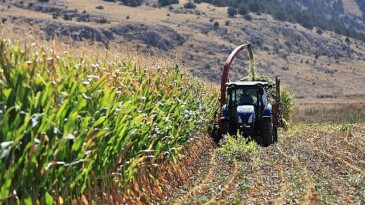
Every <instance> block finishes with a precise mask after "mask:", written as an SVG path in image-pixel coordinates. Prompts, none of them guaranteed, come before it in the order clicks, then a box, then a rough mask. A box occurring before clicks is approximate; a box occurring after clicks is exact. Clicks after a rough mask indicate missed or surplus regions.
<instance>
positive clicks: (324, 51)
mask: <svg viewBox="0 0 365 205" xmlns="http://www.w3.org/2000/svg"><path fill="white" fill-rule="evenodd" d="M187 2H188V1H185V0H180V3H179V4H172V5H170V6H167V7H158V6H157V1H154V0H149V1H145V3H144V4H142V5H141V6H140V7H129V6H125V5H123V4H122V3H117V2H108V1H100V0H78V1H72V0H59V1H56V0H50V1H49V2H36V1H27V2H24V3H21V2H20V3H19V2H11V1H10V2H3V3H0V11H1V12H0V18H1V25H0V29H1V32H2V33H4V34H6V33H9V32H8V31H9V30H12V32H13V34H14V35H19V36H22V35H24V33H27V32H28V33H29V32H31V33H32V34H36V35H40V36H41V37H42V38H44V39H48V40H50V39H52V38H54V36H55V35H57V37H58V38H59V39H61V40H62V41H63V42H69V41H70V39H71V40H74V41H81V40H90V41H96V42H100V43H101V44H103V45H104V46H105V47H106V48H108V47H109V46H111V45H113V46H115V45H120V46H122V47H128V48H129V50H134V51H137V52H141V53H146V54H149V55H163V56H168V57H170V58H178V59H180V60H181V62H182V63H183V64H184V65H185V67H187V68H188V69H189V70H190V72H192V73H193V74H194V75H196V76H199V77H203V78H206V79H209V80H211V81H213V82H217V83H219V81H220V78H221V71H222V67H223V64H224V61H225V60H226V58H227V56H228V55H229V53H230V52H231V51H232V50H233V49H234V48H235V47H236V46H238V45H240V44H244V43H251V44H252V45H253V49H254V53H255V57H256V63H257V68H258V72H260V73H261V74H264V75H269V76H279V77H281V78H282V79H283V81H284V82H285V83H286V84H288V85H289V86H290V87H291V88H292V89H293V90H294V91H295V93H296V96H297V97H299V98H334V97H344V96H345V97H346V96H347V97H352V96H363V95H365V91H364V90H363V89H360V88H362V87H364V86H365V68H364V61H365V43H364V42H363V41H361V40H358V39H355V38H351V37H347V36H342V35H338V34H336V33H334V32H331V31H326V30H323V29H320V28H317V27H314V28H311V29H310V28H306V27H303V26H302V25H301V24H299V23H293V22H287V21H278V20H276V18H275V17H273V16H272V15H270V14H265V13H255V12H249V13H247V14H246V15H244V16H241V15H236V16H234V17H228V15H227V7H215V6H214V5H212V4H207V3H199V4H195V5H196V7H195V8H192V9H188V8H185V7H184V5H185V4H186V3H187ZM289 2H292V3H291V4H293V3H295V5H296V6H300V7H301V8H303V9H312V10H313V12H321V11H319V10H318V9H317V10H315V8H312V7H310V6H308V5H309V4H307V3H306V2H314V1H305V0H295V1H286V0H282V3H283V4H289ZM315 2H322V3H323V2H327V3H325V6H328V5H330V4H331V5H332V6H331V7H328V8H331V9H326V12H327V13H323V12H322V13H323V14H324V15H327V16H328V18H330V17H331V16H334V15H335V14H336V12H338V11H340V10H341V11H342V10H343V12H342V13H339V15H338V16H347V17H343V18H342V17H341V18H340V19H347V20H349V19H350V20H349V21H348V23H346V26H348V27H349V28H356V29H357V30H358V31H359V32H363V29H362V28H363V25H364V21H363V19H362V14H363V13H362V11H363V10H362V7H360V6H359V5H360V4H357V2H356V1H355V0H347V1H343V6H342V8H343V9H337V10H336V8H338V7H336V6H334V2H337V3H339V1H315ZM331 2H332V3H331ZM292 6H293V5H292ZM326 8H327V7H326ZM354 8H356V9H354ZM351 19H352V20H351ZM344 22H345V20H344ZM356 22H357V23H358V24H359V25H357V24H356ZM241 56H242V57H239V59H238V60H237V61H235V62H234V63H233V65H232V66H233V67H232V72H231V76H230V78H231V79H239V78H241V77H242V76H244V75H246V74H247V71H246V70H247V68H246V67H247V63H248V61H247V59H248V58H247V57H246V54H243V55H241Z"/></svg>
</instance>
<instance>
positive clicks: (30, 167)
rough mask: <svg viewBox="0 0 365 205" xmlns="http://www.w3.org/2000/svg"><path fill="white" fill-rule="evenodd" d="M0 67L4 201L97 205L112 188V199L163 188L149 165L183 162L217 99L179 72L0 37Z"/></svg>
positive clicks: (0, 187)
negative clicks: (150, 186) (76, 55)
mask: <svg viewBox="0 0 365 205" xmlns="http://www.w3.org/2000/svg"><path fill="white" fill-rule="evenodd" d="M0 66H1V67H0V68H1V69H0V90H1V92H0V142H1V149H0V158H1V161H0V203H3V204H54V203H57V204H71V203H72V204H75V203H78V202H80V200H81V201H82V202H83V203H84V204H87V202H88V201H89V202H94V203H98V202H97V201H93V199H90V198H89V197H90V196H92V195H97V194H98V193H101V194H105V193H107V194H105V195H108V196H109V195H112V194H113V193H108V190H109V191H110V190H111V189H112V188H113V189H114V188H115V187H117V188H118V190H119V192H118V193H114V195H115V198H117V197H118V196H116V195H119V196H120V197H122V196H123V195H128V194H131V193H133V190H136V189H137V190H138V189H139V190H141V187H143V183H146V181H148V183H149V184H154V185H155V186H157V187H159V186H158V185H159V183H160V182H159V180H158V176H156V173H155V172H154V171H153V170H154V169H153V168H156V167H158V166H159V165H161V164H163V163H165V162H166V160H168V161H173V162H175V163H176V162H178V161H179V159H180V158H179V157H180V156H181V153H182V152H183V151H184V149H185V148H186V144H187V142H189V141H190V140H192V139H193V138H194V136H196V135H197V134H198V133H201V132H203V131H204V132H205V129H206V128H207V125H208V124H210V121H211V120H212V118H213V115H214V112H215V111H216V110H215V109H214V108H216V103H217V102H218V101H217V96H218V95H217V93H218V92H217V91H218V89H216V87H214V86H212V85H210V84H208V83H206V82H202V81H197V80H196V79H193V78H192V77H190V76H189V75H185V74H183V73H182V72H181V71H180V69H179V67H178V66H175V67H152V68H148V67H141V66H140V64H139V62H138V60H133V59H129V58H123V59H121V60H111V59H107V58H105V59H102V60H94V59H89V58H87V57H85V56H84V57H81V58H77V59H75V58H73V57H72V56H71V55H69V54H67V53H66V54H62V55H61V56H58V55H57V54H56V52H54V51H53V50H52V49H46V48H42V47H36V46H35V45H18V44H16V43H12V42H11V41H10V40H5V39H2V38H1V37H0ZM212 90H213V92H212ZM141 172H142V173H141ZM141 176H143V177H141ZM131 185H133V186H135V188H133V187H132V186H131ZM111 187H112V188H111ZM138 187H139V188H138ZM108 196H106V197H104V198H108ZM99 198H100V197H99ZM101 198H103V197H101ZM114 200H115V199H114ZM123 200H125V199H121V200H120V201H121V202H123ZM145 200H146V201H147V202H148V198H147V199H145ZM101 202H103V201H101ZM101 202H100V203H101ZM124 202H128V201H124ZM129 202H130V203H132V202H133V201H129ZM104 203H107V202H105V201H104Z"/></svg>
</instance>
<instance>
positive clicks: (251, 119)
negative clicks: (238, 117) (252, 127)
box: [248, 114, 253, 123]
mask: <svg viewBox="0 0 365 205" xmlns="http://www.w3.org/2000/svg"><path fill="white" fill-rule="evenodd" d="M252 121H253V114H251V116H250V118H248V123H252Z"/></svg>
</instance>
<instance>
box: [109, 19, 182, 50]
mask: <svg viewBox="0 0 365 205" xmlns="http://www.w3.org/2000/svg"><path fill="white" fill-rule="evenodd" d="M110 31H112V32H113V33H114V34H116V35H119V36H123V37H124V38H125V39H127V40H130V41H132V40H140V41H142V42H143V43H145V44H147V45H149V46H153V47H157V48H159V49H162V50H165V51H168V50H171V49H173V48H175V47H176V46H178V45H182V44H183V43H184V42H185V41H186V37H184V36H182V35H180V34H179V33H178V32H176V31H175V30H173V29H171V28H169V27H166V26H159V25H155V26H147V25H145V24H127V25H119V26H115V27H112V28H110Z"/></svg>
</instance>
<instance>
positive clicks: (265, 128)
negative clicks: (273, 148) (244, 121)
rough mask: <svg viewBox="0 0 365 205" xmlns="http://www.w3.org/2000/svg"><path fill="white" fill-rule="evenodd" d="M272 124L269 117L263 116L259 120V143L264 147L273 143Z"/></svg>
mask: <svg viewBox="0 0 365 205" xmlns="http://www.w3.org/2000/svg"><path fill="white" fill-rule="evenodd" d="M273 129H274V126H273V124H272V120H271V118H263V119H262V121H261V133H262V134H261V144H262V146H264V147H267V146H270V145H271V144H273V143H274V130H273Z"/></svg>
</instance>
